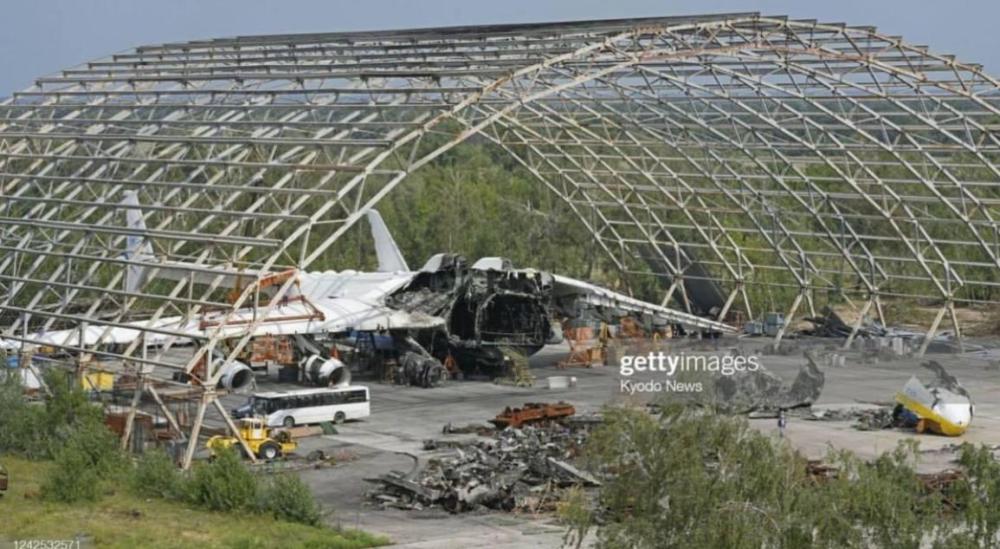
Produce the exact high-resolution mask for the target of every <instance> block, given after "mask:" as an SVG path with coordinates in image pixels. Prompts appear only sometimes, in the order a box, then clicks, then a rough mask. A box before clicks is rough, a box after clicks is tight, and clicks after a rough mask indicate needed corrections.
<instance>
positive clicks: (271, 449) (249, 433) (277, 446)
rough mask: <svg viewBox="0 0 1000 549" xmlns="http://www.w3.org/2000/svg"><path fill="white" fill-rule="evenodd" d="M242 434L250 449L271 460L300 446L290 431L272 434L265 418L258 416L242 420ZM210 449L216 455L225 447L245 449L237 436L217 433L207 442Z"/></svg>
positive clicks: (258, 455)
mask: <svg viewBox="0 0 1000 549" xmlns="http://www.w3.org/2000/svg"><path fill="white" fill-rule="evenodd" d="M239 429H240V436H242V437H243V440H245V441H247V445H248V446H250V450H251V451H252V452H253V453H254V455H255V456H257V457H258V458H260V459H263V460H267V461H270V460H272V459H276V458H279V457H281V456H285V455H288V454H290V453H292V452H294V451H295V449H296V448H298V446H299V445H298V443H296V442H295V441H294V440H292V437H291V435H290V434H289V433H288V431H279V432H278V433H276V434H274V435H273V436H272V433H271V429H269V428H268V427H267V426H266V425H265V424H264V420H263V419H261V418H257V417H247V418H243V419H241V420H240V424H239ZM205 446H206V447H208V449H209V451H211V452H212V454H213V455H214V454H215V452H216V451H218V450H221V449H223V448H238V449H239V450H241V451H242V450H243V447H242V446H240V442H239V440H238V439H237V438H236V437H230V436H221V435H216V436H214V437H212V438H210V439H208V442H206V443H205Z"/></svg>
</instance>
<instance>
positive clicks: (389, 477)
mask: <svg viewBox="0 0 1000 549" xmlns="http://www.w3.org/2000/svg"><path fill="white" fill-rule="evenodd" d="M585 438H586V430H585V429H574V428H570V427H567V426H565V425H561V424H556V423H551V424H548V425H546V426H544V427H536V426H533V425H525V426H524V427H522V428H521V429H511V428H508V429H504V430H503V431H498V432H496V433H494V435H493V436H492V437H491V438H489V439H478V440H477V439H471V440H467V441H436V440H431V441H425V442H424V445H425V446H424V447H425V448H431V449H435V450H440V449H445V448H446V449H448V450H450V453H449V456H448V457H441V458H433V459H431V460H430V461H429V462H428V464H427V466H426V467H424V468H422V469H420V468H419V467H417V466H414V469H413V470H411V471H410V472H409V473H401V472H396V471H393V472H390V473H388V474H385V475H382V476H380V477H377V478H367V479H365V480H366V481H368V482H371V483H373V484H375V485H376V488H375V489H374V490H372V491H370V492H369V493H368V498H369V499H370V500H371V501H372V502H374V504H376V505H379V506H381V507H383V508H385V507H393V508H397V509H425V508H429V507H440V508H443V509H445V510H447V511H449V512H452V513H462V512H470V511H476V510H484V509H494V510H503V511H523V512H532V513H534V512H539V511H551V510H554V507H555V504H556V502H557V501H558V500H559V495H560V492H561V490H562V489H563V488H566V487H569V486H577V485H582V486H598V485H599V484H600V482H599V481H598V480H597V479H596V478H594V477H593V476H592V475H590V474H589V473H587V472H586V471H582V470H580V469H578V468H577V467H575V466H573V465H572V464H571V463H570V460H572V459H573V458H574V457H575V456H576V455H577V453H578V451H579V449H580V447H581V445H582V443H583V442H584V440H585ZM414 459H416V458H415V457H414Z"/></svg>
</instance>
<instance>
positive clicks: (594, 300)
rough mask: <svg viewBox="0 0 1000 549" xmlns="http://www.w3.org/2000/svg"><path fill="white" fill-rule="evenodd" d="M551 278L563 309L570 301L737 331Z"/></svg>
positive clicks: (576, 282) (590, 286) (566, 279)
mask: <svg viewBox="0 0 1000 549" xmlns="http://www.w3.org/2000/svg"><path fill="white" fill-rule="evenodd" d="M552 279H553V283H552V296H553V298H554V299H555V301H556V303H557V304H559V305H560V306H562V307H564V308H566V307H567V305H568V304H570V303H572V304H585V305H589V306H591V307H595V308H598V309H617V310H621V311H625V312H628V313H640V314H647V315H651V316H653V317H654V318H656V319H659V320H662V321H666V322H671V323H676V324H681V325H683V326H686V327H688V328H699V329H704V330H714V331H717V332H735V331H736V329H735V328H733V327H732V326H730V325H728V324H724V323H722V322H716V321H714V320H711V319H708V318H702V317H700V316H696V315H692V314H689V313H685V312H682V311H678V310H676V309H671V308H669V307H662V306H660V305H655V304H653V303H647V302H645V301H642V300H639V299H635V298H633V297H629V296H627V295H624V294H620V293H618V292H613V291H611V290H608V289H606V288H602V287H600V286H597V285H595V284H591V283H589V282H584V281H582V280H576V279H574V278H570V277H568V276H561V275H552Z"/></svg>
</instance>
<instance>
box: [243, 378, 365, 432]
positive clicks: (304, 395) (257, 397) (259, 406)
mask: <svg viewBox="0 0 1000 549" xmlns="http://www.w3.org/2000/svg"><path fill="white" fill-rule="evenodd" d="M369 415H371V408H370V402H369V393H368V387H364V386H361V385H348V386H347V387H336V388H329V389H302V390H298V391H287V392H286V391H281V392H276V391H271V392H265V393H254V394H253V395H252V396H251V397H250V399H249V400H248V401H247V403H246V404H245V405H243V406H240V407H239V408H237V409H235V410H233V417H236V418H244V417H262V418H264V423H265V425H267V426H268V427H295V426H296V425H306V424H310V423H323V422H326V421H332V422H334V423H343V422H344V421H347V420H349V419H361V418H365V417H368V416H369Z"/></svg>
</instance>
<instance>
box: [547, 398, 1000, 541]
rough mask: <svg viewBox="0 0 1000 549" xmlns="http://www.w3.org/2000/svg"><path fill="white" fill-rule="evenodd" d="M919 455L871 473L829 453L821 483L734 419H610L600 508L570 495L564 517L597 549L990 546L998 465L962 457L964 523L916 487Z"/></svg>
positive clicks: (907, 450) (684, 415)
mask: <svg viewBox="0 0 1000 549" xmlns="http://www.w3.org/2000/svg"><path fill="white" fill-rule="evenodd" d="M916 455H917V452H916V445H915V444H913V443H904V444H902V445H901V446H900V447H899V448H897V449H896V450H895V451H893V452H889V453H886V454H884V455H882V456H880V457H879V458H877V459H876V460H874V461H873V462H865V461H862V460H860V459H859V458H857V457H856V456H855V455H853V454H851V453H850V452H846V451H844V452H832V453H831V454H830V455H829V456H828V457H827V459H826V460H825V461H826V462H827V463H828V464H830V465H832V466H833V467H834V468H835V469H836V471H837V474H836V475H834V477H833V478H830V479H825V480H821V481H817V480H816V479H813V478H811V477H810V476H809V474H808V472H807V471H808V468H807V464H806V461H805V459H804V458H803V457H802V456H801V455H800V454H798V453H797V452H795V451H794V450H793V449H792V448H791V447H790V446H789V445H788V444H787V443H785V442H783V441H778V440H775V439H773V438H771V437H768V436H766V435H764V434H762V433H760V432H758V431H756V430H754V429H752V428H750V426H749V425H748V423H747V422H746V421H745V420H744V419H742V418H732V417H727V416H719V415H715V414H711V413H706V412H702V411H694V410H691V409H682V408H680V407H668V408H665V410H664V413H663V414H662V415H661V416H659V417H657V416H652V415H650V414H647V413H645V412H644V411H641V410H636V409H629V408H614V409H608V410H607V411H606V414H605V423H604V424H603V425H602V426H601V427H600V428H598V429H597V430H596V431H595V432H594V433H593V435H592V436H591V437H590V440H589V441H588V443H587V446H586V452H585V458H586V462H587V465H588V467H590V468H591V469H592V470H595V471H600V472H605V473H609V474H607V475H606V480H605V482H604V483H603V485H602V487H601V488H600V491H599V493H598V495H597V501H596V502H590V501H588V500H587V499H586V498H582V497H580V494H575V495H574V497H571V498H568V500H567V501H566V502H564V504H563V506H562V507H561V514H562V516H563V519H564V520H565V521H566V523H567V524H568V525H569V533H568V540H569V541H571V542H573V541H580V540H582V539H583V537H584V536H585V535H586V533H587V532H588V531H589V530H590V529H592V528H594V527H595V526H596V527H597V537H598V543H599V545H600V546H602V547H727V548H748V549H750V548H759V547H788V548H799V547H810V548H812V547H820V548H823V547H826V548H841V547H858V548H861V547H865V548H867V547H900V548H903V547H905V548H917V547H921V546H926V545H927V544H928V543H929V542H934V541H935V540H942V543H943V545H940V547H942V548H944V547H951V546H968V547H975V546H982V547H988V546H995V542H996V534H997V529H998V525H1000V508H998V506H997V503H998V500H997V499H995V498H996V497H997V496H1000V482H998V479H1000V466H997V465H996V463H995V461H992V458H989V459H987V458H985V457H984V456H985V454H979V453H973V452H967V453H963V465H965V466H966V468H967V470H968V471H969V474H970V476H969V483H968V485H967V487H966V488H963V490H965V491H964V492H963V493H964V496H961V495H957V496H954V497H952V498H951V499H952V501H953V502H959V503H961V505H962V506H965V507H963V508H962V509H959V512H958V513H957V516H958V517H961V516H962V514H963V513H965V514H966V518H965V519H964V522H963V521H962V520H961V519H960V520H955V517H956V513H955V510H954V509H953V508H951V507H947V506H946V505H945V503H944V498H942V497H941V496H940V494H935V493H932V492H929V491H928V490H927V489H926V488H925V487H924V485H923V484H922V482H921V481H920V478H919V477H918V475H917V474H916V471H915V456H916ZM987 463H989V464H990V465H986V464H987ZM977 468H978V470H979V473H975V472H974V471H976V470H977ZM984 496H985V497H984ZM977 498H979V499H981V500H983V501H982V502H981V503H979V504H976V503H975V500H976V499H977ZM598 525H599V526H598ZM953 532H960V533H961V534H960V535H957V534H956V535H955V536H953V537H951V538H947V539H946V537H945V536H944V535H943V533H949V534H950V533H953ZM947 542H954V543H953V544H952V545H949V544H948V543H947Z"/></svg>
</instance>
